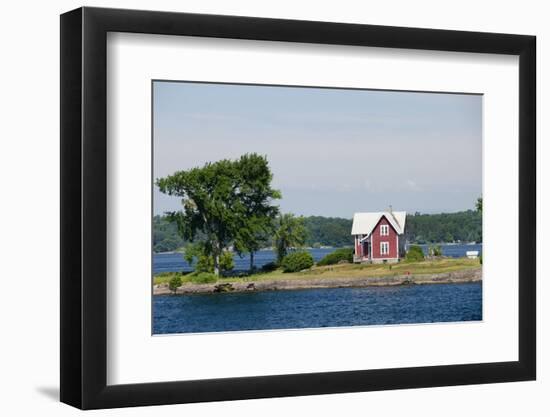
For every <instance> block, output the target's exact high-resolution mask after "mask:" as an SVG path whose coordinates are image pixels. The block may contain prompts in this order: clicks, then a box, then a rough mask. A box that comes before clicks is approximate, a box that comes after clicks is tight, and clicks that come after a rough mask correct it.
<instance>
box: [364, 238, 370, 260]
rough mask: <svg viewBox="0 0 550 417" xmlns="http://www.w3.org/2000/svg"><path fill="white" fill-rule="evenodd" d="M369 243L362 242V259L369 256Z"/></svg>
mask: <svg viewBox="0 0 550 417" xmlns="http://www.w3.org/2000/svg"><path fill="white" fill-rule="evenodd" d="M369 246H370V245H369V242H368V241H364V242H363V258H368V257H369V254H370V247H369Z"/></svg>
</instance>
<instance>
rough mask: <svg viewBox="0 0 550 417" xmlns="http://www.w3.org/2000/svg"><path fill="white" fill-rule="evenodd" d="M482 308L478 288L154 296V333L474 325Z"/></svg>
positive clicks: (447, 286)
mask: <svg viewBox="0 0 550 417" xmlns="http://www.w3.org/2000/svg"><path fill="white" fill-rule="evenodd" d="M481 304H482V285H481V283H469V284H433V285H410V286H397V287H367V288H329V289H311V290H296V291H271V292H269V291H266V292H254V293H238V294H231V293H229V294H228V293H221V294H200V295H199V294H197V295H184V296H170V295H167V296H155V297H153V333H154V334H169V333H196V332H221V331H232V330H267V329H302V328H316V327H338V326H360V325H380V324H403V323H433V322H455V321H472V320H481V319H482V310H481Z"/></svg>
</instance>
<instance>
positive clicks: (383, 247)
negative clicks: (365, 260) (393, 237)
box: [380, 242, 390, 255]
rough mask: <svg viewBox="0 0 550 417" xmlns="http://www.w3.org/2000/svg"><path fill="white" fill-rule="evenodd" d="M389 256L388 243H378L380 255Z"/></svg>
mask: <svg viewBox="0 0 550 417" xmlns="http://www.w3.org/2000/svg"><path fill="white" fill-rule="evenodd" d="M389 254H390V242H380V255H389Z"/></svg>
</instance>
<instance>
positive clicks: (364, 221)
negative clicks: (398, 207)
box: [351, 211, 407, 235]
mask: <svg viewBox="0 0 550 417" xmlns="http://www.w3.org/2000/svg"><path fill="white" fill-rule="evenodd" d="M382 216H385V217H386V219H388V221H389V222H390V223H391V225H392V226H393V228H394V229H395V230H396V232H397V234H400V235H402V234H403V232H404V230H405V219H406V218H407V212H406V211H392V212H389V211H379V212H375V213H355V214H354V215H353V226H351V234H352V235H369V234H370V233H371V232H372V229H374V227H375V226H376V225H377V224H378V221H379V220H380V219H381V218H382Z"/></svg>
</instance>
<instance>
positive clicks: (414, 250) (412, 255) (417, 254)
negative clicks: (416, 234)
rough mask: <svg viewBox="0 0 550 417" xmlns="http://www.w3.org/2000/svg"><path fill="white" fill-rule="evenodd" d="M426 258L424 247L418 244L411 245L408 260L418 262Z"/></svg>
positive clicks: (406, 257)
mask: <svg viewBox="0 0 550 417" xmlns="http://www.w3.org/2000/svg"><path fill="white" fill-rule="evenodd" d="M423 259H424V252H423V251H422V248H421V247H420V246H417V245H412V246H410V247H409V250H408V251H407V255H406V256H405V260H406V261H408V262H418V261H422V260H423Z"/></svg>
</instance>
